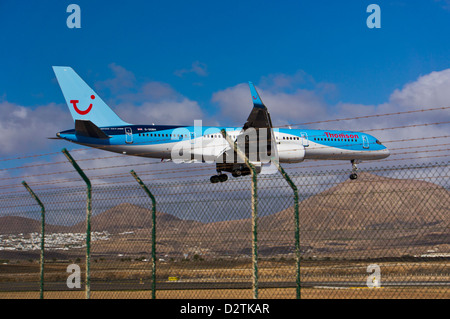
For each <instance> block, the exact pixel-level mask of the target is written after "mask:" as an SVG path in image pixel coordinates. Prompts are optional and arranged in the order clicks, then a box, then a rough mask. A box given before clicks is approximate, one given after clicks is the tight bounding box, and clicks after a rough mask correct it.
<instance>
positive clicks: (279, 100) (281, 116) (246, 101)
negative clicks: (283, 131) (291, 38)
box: [212, 71, 335, 126]
mask: <svg viewBox="0 0 450 319" xmlns="http://www.w3.org/2000/svg"><path fill="white" fill-rule="evenodd" d="M305 86H307V87H308V89H305V88H303V87H305ZM256 87H257V90H258V93H259V94H260V96H261V99H262V100H263V102H264V104H265V105H266V106H267V108H268V109H269V112H270V115H271V118H272V122H273V124H274V125H275V126H277V125H286V124H292V123H302V122H308V121H312V120H317V119H319V118H323V117H324V116H327V106H328V105H327V103H326V102H325V99H324V97H325V95H327V94H332V92H334V91H335V86H334V85H330V84H328V85H326V84H324V83H316V82H315V81H314V80H313V79H312V77H311V76H309V75H307V74H306V73H304V72H303V71H298V72H297V73H296V74H294V75H285V74H276V75H269V76H266V77H263V78H262V79H261V81H260V84H256ZM212 102H214V103H217V104H218V106H219V108H220V110H221V115H222V116H224V117H226V118H228V119H230V120H231V121H233V123H234V124H237V123H244V122H245V120H246V119H247V117H248V115H249V113H250V110H251V108H252V105H253V104H252V100H251V96H250V91H249V88H248V85H247V84H238V85H236V86H233V87H230V88H227V89H224V90H222V91H219V92H216V93H214V94H213V97H212Z"/></svg>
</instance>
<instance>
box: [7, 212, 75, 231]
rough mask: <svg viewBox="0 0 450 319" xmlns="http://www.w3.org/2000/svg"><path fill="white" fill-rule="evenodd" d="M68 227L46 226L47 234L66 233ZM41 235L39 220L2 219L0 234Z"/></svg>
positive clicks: (16, 217)
mask: <svg viewBox="0 0 450 319" xmlns="http://www.w3.org/2000/svg"><path fill="white" fill-rule="evenodd" d="M66 230H67V227H65V226H57V225H48V224H47V225H46V226H45V231H46V232H65V231H66ZM35 232H37V233H40V232H41V222H40V221H39V220H35V219H31V218H26V217H19V216H4V217H0V234H20V233H23V234H29V233H35Z"/></svg>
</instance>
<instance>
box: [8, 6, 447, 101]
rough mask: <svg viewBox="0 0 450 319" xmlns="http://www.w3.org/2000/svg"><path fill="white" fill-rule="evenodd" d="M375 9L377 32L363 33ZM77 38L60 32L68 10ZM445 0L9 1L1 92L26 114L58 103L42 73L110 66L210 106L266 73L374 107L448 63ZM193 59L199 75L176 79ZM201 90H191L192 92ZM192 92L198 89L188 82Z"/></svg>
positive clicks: (97, 75)
mask: <svg viewBox="0 0 450 319" xmlns="http://www.w3.org/2000/svg"><path fill="white" fill-rule="evenodd" d="M372 2H374V3H377V4H379V5H380V7H381V10H382V16H381V18H382V28H381V29H369V28H367V26H366V24H365V22H366V18H367V16H368V15H369V14H368V13H366V7H367V5H368V4H370V3H372ZM70 3H77V4H79V5H80V7H81V11H82V14H81V19H82V20H81V21H82V28H81V29H68V28H67V27H66V24H65V23H66V18H67V16H68V15H69V14H68V13H66V8H67V5H68V4H70ZM445 5H446V4H445V2H444V1H435V0H428V1H414V2H411V1H361V0H354V1H346V2H345V4H343V2H336V1H333V2H332V1H326V2H324V1H278V2H276V3H275V2H273V1H226V2H219V1H126V2H123V1H120V2H119V1H116V2H114V1H112V2H103V1H73V0H72V1H33V2H29V3H21V2H17V1H5V0H2V1H1V2H0V26H1V30H3V31H2V33H1V35H0V41H1V43H2V47H3V49H2V50H1V52H0V61H1V62H0V70H1V77H0V94H2V95H3V96H6V99H7V100H8V101H10V102H13V103H18V104H20V105H25V106H34V105H39V104H46V103H50V102H56V103H60V102H62V96H61V94H60V91H59V88H58V87H57V85H56V83H55V82H54V75H53V72H52V70H51V65H70V66H72V67H74V68H75V69H76V70H77V72H78V73H79V74H80V75H82V77H83V78H85V80H86V81H87V82H88V83H95V82H96V81H101V80H104V79H106V78H108V77H110V76H111V70H110V69H109V68H108V65H109V64H111V63H115V64H117V65H120V66H122V67H124V68H125V69H127V70H129V71H131V72H132V73H133V74H135V76H136V78H137V79H138V81H146V80H157V81H162V82H166V83H170V84H171V85H172V86H173V87H174V88H175V89H176V90H177V91H178V92H181V93H182V94H183V95H185V96H188V97H189V98H191V99H193V100H196V101H199V102H200V104H201V106H202V108H204V109H210V108H213V105H211V103H210V98H211V95H212V94H213V92H215V91H218V90H220V89H223V88H226V87H230V86H233V85H236V84H237V83H243V82H245V81H249V80H252V81H255V82H256V83H257V82H258V80H259V79H260V78H261V77H263V76H267V75H270V74H278V73H282V74H294V73H295V72H296V71H298V70H303V71H305V72H306V73H307V74H309V75H310V76H312V77H313V78H314V79H315V80H316V81H319V82H327V83H333V84H334V85H336V86H337V88H338V90H339V95H338V97H336V98H338V99H344V100H345V101H347V102H351V103H365V104H374V103H382V102H384V101H386V100H387V98H388V97H389V95H390V94H391V93H392V91H393V90H394V89H396V88H400V87H401V86H403V85H404V84H406V83H408V82H410V81H413V80H415V79H416V78H417V77H418V76H420V75H423V74H427V73H430V72H431V71H438V70H443V69H446V68H448V67H449V65H450V59H449V56H450V54H449V53H450V41H448V39H447V36H446V35H448V34H450V32H449V31H450V9H445ZM195 61H199V62H201V63H203V64H204V65H206V66H207V71H208V76H207V77H199V76H196V74H195V73H189V74H186V75H185V76H183V77H182V78H180V77H177V76H176V75H175V74H174V72H175V71H176V70H180V69H187V68H190V67H191V65H192V63H194V62H195ZM200 83H201V85H200ZM195 84H197V85H195Z"/></svg>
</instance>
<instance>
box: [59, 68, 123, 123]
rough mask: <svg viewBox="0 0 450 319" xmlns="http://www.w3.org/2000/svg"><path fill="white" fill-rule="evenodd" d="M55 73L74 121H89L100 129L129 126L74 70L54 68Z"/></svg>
mask: <svg viewBox="0 0 450 319" xmlns="http://www.w3.org/2000/svg"><path fill="white" fill-rule="evenodd" d="M53 71H54V72H55V75H56V78H57V79H58V83H59V86H60V87H61V90H62V92H63V94H64V98H65V99H66V103H67V106H68V107H69V110H70V114H72V117H73V120H74V121H76V120H89V121H91V122H92V123H94V124H95V125H96V126H98V127H107V126H122V125H128V123H126V122H124V121H122V119H121V118H120V117H119V116H117V114H116V113H114V111H113V110H111V108H110V107H109V106H108V105H106V103H105V102H103V100H102V99H101V98H100V96H98V95H97V93H95V92H94V90H92V89H91V88H90V87H89V86H88V85H87V84H86V82H84V81H83V79H81V78H80V76H79V75H78V74H77V73H76V72H75V71H74V70H73V69H72V68H70V67H67V66H54V67H53Z"/></svg>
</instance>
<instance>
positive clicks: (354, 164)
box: [350, 160, 358, 180]
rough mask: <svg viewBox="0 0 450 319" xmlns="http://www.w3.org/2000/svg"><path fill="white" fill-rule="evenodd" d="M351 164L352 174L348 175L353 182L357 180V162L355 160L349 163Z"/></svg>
mask: <svg viewBox="0 0 450 319" xmlns="http://www.w3.org/2000/svg"><path fill="white" fill-rule="evenodd" d="M350 162H351V163H352V173H351V174H350V179H351V180H355V179H357V178H358V173H357V171H358V166H357V165H356V164H357V162H356V161H355V160H351V161H350Z"/></svg>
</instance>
